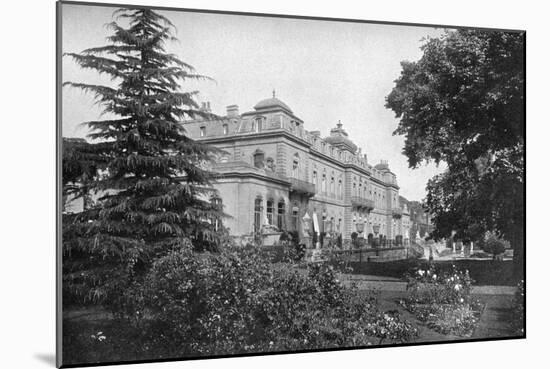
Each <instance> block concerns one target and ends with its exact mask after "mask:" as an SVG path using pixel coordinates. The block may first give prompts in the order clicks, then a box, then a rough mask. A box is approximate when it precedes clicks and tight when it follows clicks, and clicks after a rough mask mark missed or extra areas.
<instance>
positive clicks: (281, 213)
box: [277, 200, 286, 231]
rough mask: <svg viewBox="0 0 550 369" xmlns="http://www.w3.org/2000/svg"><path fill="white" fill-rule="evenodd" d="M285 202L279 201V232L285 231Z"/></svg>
mask: <svg viewBox="0 0 550 369" xmlns="http://www.w3.org/2000/svg"><path fill="white" fill-rule="evenodd" d="M284 223H285V202H284V201H282V200H281V201H279V204H278V205H277V228H279V230H280V231H281V230H283V229H285V228H286V227H285V224H284Z"/></svg>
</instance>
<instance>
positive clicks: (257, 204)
mask: <svg viewBox="0 0 550 369" xmlns="http://www.w3.org/2000/svg"><path fill="white" fill-rule="evenodd" d="M261 224H262V199H261V198H259V197H258V198H256V200H254V232H256V233H258V232H259V231H260V227H261Z"/></svg>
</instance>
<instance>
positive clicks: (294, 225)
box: [292, 206, 298, 231]
mask: <svg viewBox="0 0 550 369" xmlns="http://www.w3.org/2000/svg"><path fill="white" fill-rule="evenodd" d="M292 229H293V230H295V231H297V230H298V207H297V206H294V207H293V208H292Z"/></svg>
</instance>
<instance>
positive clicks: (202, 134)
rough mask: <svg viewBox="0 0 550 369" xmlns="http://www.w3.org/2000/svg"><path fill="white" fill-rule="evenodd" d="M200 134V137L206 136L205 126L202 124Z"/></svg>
mask: <svg viewBox="0 0 550 369" xmlns="http://www.w3.org/2000/svg"><path fill="white" fill-rule="evenodd" d="M200 136H201V137H204V136H206V127H204V126H202V127H201V128H200Z"/></svg>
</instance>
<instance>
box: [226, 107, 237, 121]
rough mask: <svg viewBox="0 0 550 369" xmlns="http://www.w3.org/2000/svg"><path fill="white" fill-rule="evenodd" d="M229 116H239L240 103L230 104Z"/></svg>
mask: <svg viewBox="0 0 550 369" xmlns="http://www.w3.org/2000/svg"><path fill="white" fill-rule="evenodd" d="M226 109H227V116H228V117H230V118H234V117H238V116H239V106H238V105H229V106H228V107H227V108H226Z"/></svg>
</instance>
